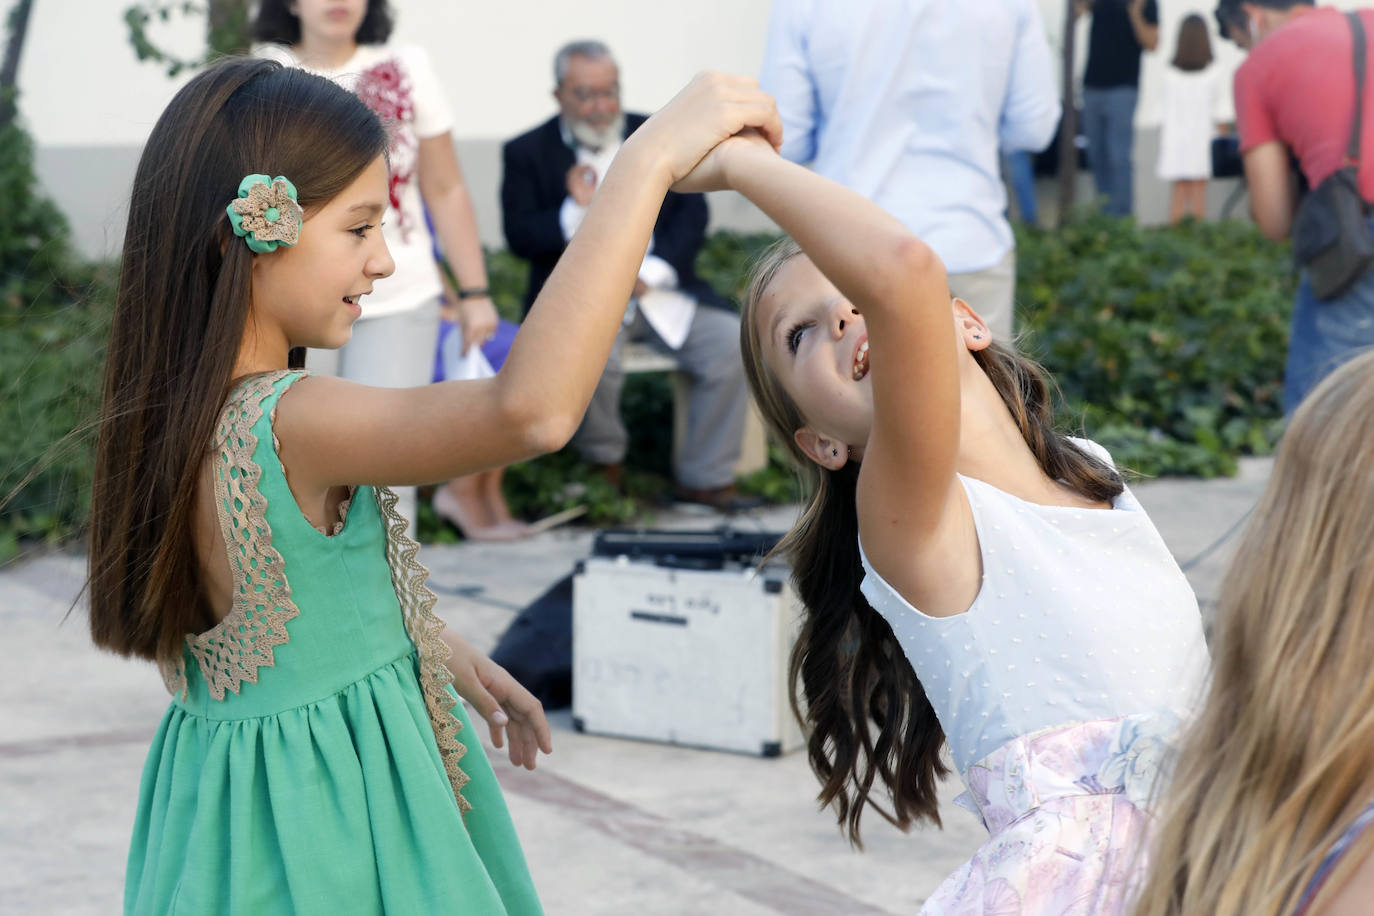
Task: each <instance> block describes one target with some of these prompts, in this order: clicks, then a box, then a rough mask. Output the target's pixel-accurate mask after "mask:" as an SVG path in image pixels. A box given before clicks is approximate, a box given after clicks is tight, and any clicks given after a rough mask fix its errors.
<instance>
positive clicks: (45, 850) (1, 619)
mask: <svg viewBox="0 0 1374 916" xmlns="http://www.w3.org/2000/svg"><path fill="white" fill-rule="evenodd" d="M1269 468H1270V462H1269V461H1268V460H1265V459H1254V460H1247V461H1245V462H1242V468H1241V473H1240V474H1239V475H1238V476H1237V477H1236V478H1234V479H1230V480H1216V481H1195V480H1161V481H1149V482H1145V483H1141V484H1138V485H1137V486H1136V487H1135V488H1134V489H1135V491H1136V493H1137V494H1138V495H1139V497H1140V499H1141V502H1142V503H1144V505H1145V507H1146V508H1147V510H1148V511H1149V512H1150V514H1151V516H1152V517H1153V518H1154V521H1155V523H1156V524H1157V525H1158V526H1159V528H1160V530H1161V532H1162V533H1163V534H1164V537H1165V540H1166V541H1167V542H1168V543H1169V545H1170V547H1171V549H1172V550H1173V551H1174V554H1175V556H1177V557H1178V558H1179V560H1180V562H1184V563H1187V562H1188V561H1190V560H1192V559H1193V558H1195V557H1197V556H1198V555H1199V554H1200V553H1202V552H1203V551H1204V550H1205V549H1206V548H1208V547H1209V546H1210V545H1213V544H1214V542H1216V540H1217V539H1218V538H1219V537H1221V536H1223V535H1224V534H1226V533H1227V532H1228V531H1231V529H1232V528H1233V525H1234V524H1235V523H1236V522H1237V521H1238V520H1239V519H1240V518H1241V517H1242V516H1243V515H1244V514H1245V513H1246V511H1247V510H1248V509H1249V508H1250V507H1251V506H1252V505H1253V504H1254V502H1255V500H1256V498H1257V497H1258V495H1259V492H1260V490H1261V488H1262V487H1263V485H1264V481H1265V480H1266V479H1267V476H1268V473H1269ZM790 518H791V510H789V509H772V510H768V511H765V512H761V513H758V514H757V515H756V516H751V517H749V518H746V519H742V520H740V521H739V522H737V523H738V524H741V525H744V524H749V525H757V526H759V527H761V528H764V529H770V530H781V529H782V528H785V527H786V526H787V524H788V523H789V520H790ZM719 521H720V520H719V519H718V518H717V517H715V516H713V515H701V514H693V513H691V512H689V511H685V510H675V511H669V512H663V513H660V514H659V515H658V517H656V518H655V519H653V520H652V524H653V525H654V526H655V527H684V528H691V527H702V528H709V527H713V526H714V525H716V524H718V523H719ZM591 536H592V535H591V532H589V531H586V530H580V529H565V530H562V531H555V532H551V533H547V534H544V535H541V536H540V537H538V538H536V539H534V540H532V541H529V542H525V543H518V544H505V545H492V544H462V545H458V546H452V547H432V548H426V549H425V550H424V551H423V552H422V554H421V559H422V561H423V562H425V563H426V565H428V566H429V568H430V569H431V570H432V573H433V574H432V577H431V579H430V582H431V584H432V585H433V587H434V588H435V591H436V592H437V593H438V595H439V598H440V603H439V608H438V610H439V612H440V613H441V615H442V616H443V617H444V618H445V619H446V620H447V621H448V623H449V624H450V625H451V626H454V627H457V628H458V629H460V630H462V631H463V632H464V633H465V634H466V635H468V637H469V638H470V639H472V640H473V641H474V642H475V643H477V644H478V645H480V646H483V647H484V648H489V647H490V646H492V645H494V643H495V641H496V638H497V637H498V636H499V634H500V633H501V631H502V630H503V629H504V628H505V626H506V624H507V623H508V621H509V620H510V619H511V617H512V616H513V615H514V613H515V610H516V609H518V608H519V607H520V606H522V605H523V604H525V603H526V602H528V601H529V600H531V599H532V598H534V597H535V596H536V595H538V594H539V593H540V592H541V591H543V590H544V588H546V587H547V586H548V585H549V584H551V583H552V582H553V581H555V580H556V579H558V578H559V577H561V576H562V575H563V574H564V573H566V572H567V571H568V570H569V569H570V567H571V566H572V564H573V563H574V562H575V561H576V560H577V559H578V558H580V557H583V556H585V555H586V553H587V551H588V548H589V545H590V541H591ZM1234 543H1235V539H1234V537H1232V538H1231V539H1229V540H1228V541H1226V542H1225V543H1223V544H1222V545H1221V546H1220V548H1219V549H1216V550H1213V551H1211V552H1210V553H1208V554H1207V555H1206V556H1204V557H1202V558H1201V560H1200V562H1197V563H1196V564H1195V565H1190V566H1189V568H1188V570H1187V571H1188V574H1189V578H1190V579H1191V580H1192V582H1193V584H1194V587H1195V588H1196V589H1197V591H1198V594H1199V598H1200V599H1201V601H1202V602H1203V607H1204V613H1207V612H1208V611H1210V609H1211V607H1212V605H1213V602H1214V601H1215V598H1216V589H1217V587H1218V583H1219V579H1220V575H1221V571H1222V569H1223V567H1224V563H1225V561H1226V559H1227V558H1228V557H1229V555H1230V551H1231V548H1232V547H1233V546H1234ZM82 576H83V561H82V558H81V557H78V556H73V555H67V554H52V555H48V556H43V557H39V558H36V559H31V560H29V561H27V562H24V563H21V564H17V565H13V566H10V567H7V568H3V569H0V634H2V635H0V638H2V639H3V645H4V646H5V648H6V651H5V656H6V659H5V660H6V667H7V669H8V672H7V674H6V675H5V676H4V677H3V678H2V679H0V913H3V914H10V913H13V914H20V913H23V914H107V913H114V912H117V911H118V910H119V907H120V901H121V893H122V884H123V869H124V858H125V853H126V848H127V843H128V836H129V831H130V828H131V825H132V820H133V813H134V806H135V802H136V798H137V792H138V782H139V774H140V772H141V768H142V765H143V758H144V754H145V752H146V749H147V744H148V741H149V739H150V738H151V736H152V734H153V731H154V729H155V727H156V725H157V723H158V721H159V719H160V717H161V715H162V712H163V710H164V708H165V706H166V703H167V696H166V693H165V691H164V690H163V687H162V683H161V681H160V679H159V677H158V675H157V673H156V672H155V671H154V669H153V667H152V666H151V665H147V664H142V663H131V662H128V661H126V660H123V659H119V658H116V657H114V656H111V655H107V654H103V653H100V652H97V651H96V650H95V649H94V648H92V647H91V645H90V641H89V637H88V635H87V632H86V625H85V619H84V614H83V612H82V611H81V610H80V609H79V608H78V609H77V610H76V611H74V612H73V613H72V614H71V616H70V617H69V618H66V619H65V620H64V614H65V613H66V611H67V609H68V607H69V606H70V605H71V603H72V601H73V598H74V597H75V596H76V594H77V592H78V591H79V589H80V583H81V579H82ZM550 719H551V722H552V726H553V730H554V753H553V756H551V757H549V758H546V759H543V760H541V761H540V763H539V768H538V770H537V771H536V772H534V773H527V772H525V771H523V770H515V769H514V768H512V767H511V766H510V765H509V763H508V762H506V761H504V760H499V761H497V766H496V769H497V773H498V775H499V776H500V777H501V780H502V783H503V785H504V787H505V790H506V798H507V800H508V802H509V804H510V807H511V810H512V814H513V816H514V818H515V820H516V825H517V827H518V828H519V830H520V834H521V839H522V842H523V844H524V848H525V852H526V855H527V857H528V859H529V863H530V868H531V870H532V872H533V874H534V879H535V882H536V885H537V886H538V887H539V890H540V893H541V895H542V897H543V900H544V904H545V907H546V909H547V911H548V912H549V913H550V914H551V916H556V914H597V916H601V914H605V916H621V914H624V916H630V914H635V916H639V914H664V916H671V914H688V913H701V912H712V913H729V914H740V916H765V914H789V916H810V914H845V916H848V914H882V913H893V914H897V913H913V912H915V911H916V910H917V909H918V908H919V907H920V904H921V902H922V901H923V900H924V899H925V897H926V895H927V894H929V893H930V892H931V891H932V890H933V889H934V888H935V887H936V885H938V884H939V882H940V881H941V879H942V878H943V877H944V876H945V875H946V874H947V873H948V872H950V871H951V870H953V869H954V868H955V867H957V866H958V865H959V864H960V863H961V862H962V861H963V860H964V859H965V858H966V857H967V856H968V855H969V854H970V853H971V852H972V851H973V850H974V849H975V848H976V847H977V845H978V843H979V842H980V841H981V839H982V837H983V835H984V834H983V829H982V827H981V825H979V824H978V823H977V821H976V820H975V819H974V818H973V817H972V816H970V815H969V814H967V813H966V812H964V811H963V810H961V809H959V808H957V807H954V806H952V805H951V804H949V802H950V801H951V800H952V799H953V797H954V796H955V795H956V794H957V793H958V792H959V791H960V787H959V785H958V783H957V780H956V781H952V782H951V783H949V784H947V785H946V786H945V790H944V800H945V805H944V807H943V811H944V813H945V828H944V830H939V829H936V828H931V827H923V828H919V829H917V830H914V831H912V832H911V833H910V834H902V833H900V832H898V831H897V830H895V829H894V828H892V827H890V826H888V825H887V824H886V823H884V822H883V821H882V820H881V819H880V818H879V817H876V816H874V815H873V814H872V813H870V814H869V815H868V816H867V817H865V830H864V837H865V843H866V849H865V850H864V851H863V852H858V851H855V850H853V849H851V848H850V847H849V846H848V844H847V843H846V842H845V841H844V840H843V838H842V837H841V836H840V833H839V831H838V830H837V829H836V827H835V825H834V820H833V818H832V817H831V816H830V815H829V814H822V813H818V812H817V811H816V806H815V803H814V798H815V792H816V785H815V780H814V778H813V777H812V775H811V773H810V771H809V769H808V768H807V763H806V760H805V757H804V754H802V753H800V752H793V753H791V754H787V755H784V756H783V757H780V758H776V759H771V760H768V759H758V758H753V757H746V756H741V755H736V754H727V753H718V752H711V751H702V750H692V749H687V748H681V747H674V746H669V745H659V744H651V743H646V742H638V741H623V740H615V739H609V738H603V737H593V736H590V735H583V734H578V733H576V732H574V731H573V730H572V728H571V722H570V717H569V715H568V713H567V712H566V711H564V712H559V713H555V714H553V715H551V716H550ZM479 727H482V726H479ZM488 753H490V754H493V755H494V754H495V753H496V752H495V751H494V750H492V749H491V748H490V747H488Z"/></svg>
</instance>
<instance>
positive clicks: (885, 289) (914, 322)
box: [685, 137, 960, 560]
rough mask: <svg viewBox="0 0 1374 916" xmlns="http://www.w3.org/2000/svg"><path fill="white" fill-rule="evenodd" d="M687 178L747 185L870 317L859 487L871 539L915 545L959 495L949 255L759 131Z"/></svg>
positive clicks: (863, 526) (873, 549) (747, 192)
mask: <svg viewBox="0 0 1374 916" xmlns="http://www.w3.org/2000/svg"><path fill="white" fill-rule="evenodd" d="M685 186H686V187H689V188H692V189H703V188H709V187H717V186H721V187H724V186H728V187H731V188H733V189H734V190H736V191H739V192H740V193H742V194H744V196H746V197H748V198H749V199H750V200H751V201H753V202H754V203H755V204H757V205H758V207H759V208H760V209H761V210H763V212H764V213H766V214H768V216H770V217H771V218H772V219H773V220H774V221H776V222H777V224H778V225H779V226H781V227H782V229H783V231H785V232H787V233H788V234H789V235H791V236H792V238H794V239H795V240H796V241H797V243H798V244H800V245H801V247H802V250H803V251H804V252H805V253H806V255H807V256H808V257H809V258H810V259H811V261H812V262H813V263H814V264H815V265H816V267H818V268H819V269H820V271H821V272H822V273H823V274H825V276H826V277H827V278H828V279H829V280H830V282H831V283H833V284H834V285H835V287H836V288H837V289H838V290H839V292H840V294H841V295H843V296H844V297H845V298H846V299H848V300H849V302H850V304H852V305H853V306H854V307H855V308H856V309H857V310H858V311H859V313H860V314H861V315H862V316H863V318H864V322H865V325H866V326H867V330H868V334H869V350H868V353H869V357H868V358H869V365H870V366H872V367H874V369H873V371H872V374H871V375H870V378H871V379H872V385H873V422H872V430H871V432H870V433H869V438H868V442H867V445H866V447H865V450H864V453H863V459H862V460H863V466H862V473H861V474H860V475H859V489H858V494H857V498H858V507H859V524H860V532H861V535H862V538H863V542H864V546H865V549H866V550H868V551H869V553H870V556H873V555H874V554H875V553H877V552H881V551H883V550H884V545H886V544H888V543H894V550H896V549H900V550H902V551H905V550H907V549H909V548H910V547H911V546H912V541H913V540H914V541H915V542H917V543H918V544H919V542H920V541H921V540H922V539H924V538H929V537H931V536H933V535H934V533H935V531H936V530H937V528H938V527H939V524H940V522H941V520H942V519H944V518H945V517H946V510H947V509H948V507H949V506H950V505H951V496H952V494H953V493H954V490H955V485H956V478H955V473H954V470H955V459H956V457H957V454H958V449H959V409H960V401H959V377H958V373H959V368H958V362H957V360H956V355H957V350H956V347H955V330H954V319H953V311H952V308H951V304H950V293H949V285H948V281H947V278H946V275H945V268H944V264H943V263H942V262H941V261H940V259H939V257H938V256H936V254H935V253H934V252H933V251H932V250H931V249H930V247H929V246H927V245H926V244H925V243H924V242H922V241H921V240H920V239H918V238H917V237H916V236H914V235H912V234H911V232H910V231H909V230H907V228H906V227H905V226H903V225H902V224H901V223H900V222H898V221H897V220H896V219H895V218H894V217H892V216H891V215H890V214H888V213H887V212H886V211H884V210H883V209H882V208H881V207H879V206H877V205H876V204H874V203H872V202H871V201H868V200H866V199H865V198H863V197H862V196H860V195H859V194H857V193H855V192H854V191H851V190H849V189H847V188H844V187H842V186H840V185H838V184H836V183H835V182H833V181H830V180H829V179H827V178H823V177H821V176H819V175H817V174H815V173H814V172H811V171H809V170H807V169H804V168H802V167H800V166H797V165H794V164H792V163H790V162H787V161H786V160H784V159H782V158H780V157H778V156H776V155H774V154H773V153H772V151H771V150H769V149H768V148H767V144H765V143H763V142H762V141H761V140H759V139H757V138H749V137H740V138H736V139H732V140H730V141H729V142H727V143H723V144H721V145H720V146H719V147H717V148H716V149H715V150H714V151H713V152H712V154H711V155H710V156H709V157H708V158H707V159H706V160H705V161H703V163H702V165H701V167H700V168H699V169H698V170H697V173H696V174H694V175H693V176H691V177H690V178H689V179H688V182H687V183H686V184H685ZM798 304H799V305H801V304H802V303H798ZM761 333H764V334H766V333H768V329H761ZM894 534H895V535H897V537H893V535H894ZM906 556H909V553H908V554H906ZM874 559H875V560H876V559H877V558H876V557H874Z"/></svg>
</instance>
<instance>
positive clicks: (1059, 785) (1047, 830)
mask: <svg viewBox="0 0 1374 916" xmlns="http://www.w3.org/2000/svg"><path fill="white" fill-rule="evenodd" d="M1179 722H1180V720H1179V717H1178V716H1176V715H1172V714H1156V713H1151V714H1147V715H1138V716H1127V717H1124V718H1120V719H1104V720H1099V721H1094V722H1078V723H1074V724H1072V725H1065V726H1058V727H1055V728H1052V729H1047V730H1045V731H1042V732H1036V733H1035V734H1031V735H1025V736H1022V737H1020V738H1017V739H1016V740H1015V741H1012V742H1010V743H1008V744H1005V745H1003V746H1002V747H1000V748H998V749H997V750H996V751H993V752H992V753H991V754H989V755H988V756H987V757H985V758H983V759H982V760H980V761H979V762H977V763H975V764H973V765H972V766H970V767H969V768H968V770H967V771H966V772H965V773H964V784H965V785H966V786H968V792H966V793H964V794H963V795H960V796H959V798H958V799H957V803H958V804H959V805H961V806H962V807H965V808H968V809H969V810H971V811H973V812H974V813H975V814H977V815H978V816H979V817H980V818H981V819H982V821H983V825H984V826H985V827H987V829H988V833H989V834H990V836H989V838H988V841H987V842H986V843H984V844H983V846H982V847H981V848H979V850H978V852H976V853H975V854H974V856H973V858H971V859H969V861H968V862H966V863H964V865H963V866H962V867H960V868H959V869H958V870H957V871H955V872H954V874H952V875H950V876H949V877H948V878H946V879H945V880H944V882H943V883H942V884H941V885H940V886H939V888H937V889H936V891H935V893H934V894H932V895H931V897H930V898H929V899H928V900H927V901H926V903H925V906H924V907H922V908H921V913H922V914H923V916H1114V914H1124V913H1128V912H1129V911H1130V906H1131V904H1132V902H1133V897H1134V894H1135V891H1136V889H1137V888H1138V886H1139V882H1140V879H1141V878H1142V877H1143V876H1144V869H1145V866H1146V864H1147V862H1146V849H1145V847H1146V844H1147V842H1148V831H1149V828H1150V824H1151V820H1152V818H1151V815H1150V807H1149V803H1150V798H1151V794H1152V792H1153V791H1154V790H1155V788H1156V783H1157V782H1159V776H1160V773H1161V770H1162V768H1163V767H1164V766H1165V765H1166V764H1167V762H1168V759H1169V757H1170V752H1171V749H1172V744H1171V742H1172V739H1173V737H1174V735H1175V734H1176V733H1177V730H1178V726H1179Z"/></svg>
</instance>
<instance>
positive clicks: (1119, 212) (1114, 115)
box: [1083, 86, 1140, 216]
mask: <svg viewBox="0 0 1374 916" xmlns="http://www.w3.org/2000/svg"><path fill="white" fill-rule="evenodd" d="M1139 95H1140V93H1139V90H1137V89H1135V88H1134V87H1132V86H1116V87H1113V88H1111V89H1092V88H1084V90H1083V132H1084V133H1085V134H1086V135H1087V137H1088V163H1089V165H1091V166H1092V170H1093V181H1094V183H1095V184H1096V186H1097V194H1098V196H1099V197H1106V198H1107V206H1106V208H1105V209H1106V212H1107V213H1111V214H1113V215H1115V216H1130V215H1131V213H1132V211H1133V204H1134V201H1133V195H1134V192H1135V185H1134V181H1135V177H1134V175H1133V174H1132V170H1131V156H1132V153H1133V152H1134V150H1135V103H1136V99H1137V98H1138V96H1139Z"/></svg>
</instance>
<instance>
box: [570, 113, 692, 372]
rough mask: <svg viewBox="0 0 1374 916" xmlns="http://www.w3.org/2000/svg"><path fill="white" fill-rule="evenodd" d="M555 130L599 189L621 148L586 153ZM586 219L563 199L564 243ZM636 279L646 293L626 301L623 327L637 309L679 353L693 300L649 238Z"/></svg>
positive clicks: (582, 211) (581, 208)
mask: <svg viewBox="0 0 1374 916" xmlns="http://www.w3.org/2000/svg"><path fill="white" fill-rule="evenodd" d="M558 128H559V130H560V131H561V132H562V134H563V142H564V143H567V144H568V145H569V146H571V147H572V148H573V150H574V154H575V155H576V157H577V164H578V165H586V166H590V167H591V169H592V171H593V172H595V173H596V186H597V187H601V181H602V179H604V178H605V177H606V170H607V169H609V168H610V167H611V161H612V160H613V159H615V155H616V153H618V152H620V146H621V144H620V143H619V142H618V141H617V142H616V143H614V144H610V145H608V146H605V147H602V148H601V149H599V150H592V149H588V148H587V147H585V146H582V145H581V144H579V143H577V142H576V141H575V140H574V139H573V136H572V133H571V131H569V130H568V128H567V127H566V126H565V125H564V124H563V122H562V121H559V123H558ZM586 215H587V208H586V207H584V206H582V205H581V204H579V203H578V202H577V201H575V200H573V198H572V196H571V195H569V196H567V197H565V198H563V205H562V206H561V207H559V209H558V224H559V226H560V227H561V228H562V229H563V240H564V241H565V242H570V241H572V237H573V234H574V233H575V232H577V229H578V227H579V226H581V225H582V219H583V217H585V216H586ZM639 279H640V280H641V281H642V282H643V283H644V285H645V286H646V287H648V289H647V290H646V291H645V292H644V294H643V295H641V296H639V297H638V298H637V299H631V300H630V303H629V305H628V306H627V307H626V309H625V323H626V324H629V323H630V322H631V321H632V320H634V316H635V310H636V308H637V309H638V310H639V311H640V312H642V313H643V315H644V320H645V321H647V322H649V326H650V327H652V328H653V329H654V332H655V333H656V334H658V336H659V337H661V338H663V342H664V343H666V344H667V345H668V346H669V347H671V348H673V349H674V350H676V349H679V348H680V347H681V346H682V344H683V342H684V341H686V339H687V332H688V330H690V328H691V326H692V316H693V315H695V314H696V300H695V299H693V298H692V297H691V296H688V295H687V294H685V293H683V292H680V291H679V290H678V288H677V283H678V277H677V269H676V268H674V267H673V265H671V264H669V263H668V262H667V261H665V260H663V259H662V258H660V257H659V256H658V255H656V254H654V240H653V238H652V237H651V238H650V239H649V250H648V251H647V252H646V253H645V255H644V261H643V263H641V264H640V265H639Z"/></svg>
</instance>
